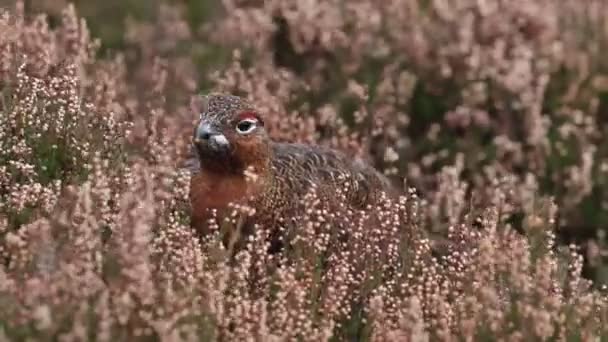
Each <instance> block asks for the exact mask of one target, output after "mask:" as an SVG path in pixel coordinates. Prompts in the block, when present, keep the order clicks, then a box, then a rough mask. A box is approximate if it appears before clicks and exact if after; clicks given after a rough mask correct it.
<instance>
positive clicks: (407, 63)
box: [0, 0, 608, 341]
mask: <svg viewBox="0 0 608 342" xmlns="http://www.w3.org/2000/svg"><path fill="white" fill-rule="evenodd" d="M58 3H59V2H55V1H40V2H36V1H34V2H32V3H28V5H29V6H31V7H32V8H31V10H32V11H33V10H35V9H36V8H38V9H44V10H45V11H48V12H49V13H50V14H51V16H50V17H47V16H46V15H30V12H28V11H29V10H30V8H28V9H27V10H28V11H26V10H25V9H24V7H23V4H22V3H21V2H19V3H18V4H17V5H16V7H14V8H13V9H10V10H8V11H5V12H3V14H2V16H1V18H0V32H2V34H0V82H1V83H0V85H1V91H2V102H1V103H0V112H1V113H0V257H1V261H0V307H1V308H2V310H0V339H10V340H25V339H35V340H50V339H58V340H88V339H91V340H112V339H114V340H135V339H150V338H152V339H159V340H186V339H187V340H245V339H257V340H380V341H384V340H414V341H425V340H454V339H467V340H496V339H510V340H535V339H539V340H541V339H543V340H544V339H556V340H574V341H578V340H590V339H593V338H606V337H608V332H607V331H606V328H605V326H606V324H605V321H606V317H607V314H608V303H607V302H606V300H607V298H606V296H605V294H604V287H603V286H602V285H601V280H602V279H603V278H602V274H601V272H602V271H603V269H604V268H603V260H602V259H603V257H604V254H605V251H604V249H603V246H602V240H601V239H600V238H599V237H598V238H597V239H595V240H592V241H593V243H587V245H580V244H579V245H576V244H568V243H563V242H564V241H566V242H567V241H568V239H571V238H572V236H574V237H577V238H578V239H580V240H583V239H586V238H588V237H594V236H593V234H595V232H596V231H601V230H598V228H601V226H602V224H603V223H604V222H605V219H604V214H603V212H604V206H605V203H604V201H605V199H604V196H603V188H604V173H605V171H606V167H605V166H604V161H603V158H604V153H605V152H604V148H603V147H602V146H603V139H604V134H603V132H604V129H605V128H604V126H603V125H604V123H603V121H602V120H603V119H602V116H601V114H602V113H603V111H605V110H606V109H605V103H604V102H605V100H606V98H605V91H606V84H605V83H606V79H605V76H604V74H603V73H604V71H605V62H604V60H603V59H602V58H601V54H600V53H601V51H602V50H601V46H603V45H605V44H604V42H606V37H605V34H606V32H607V31H606V30H605V26H603V25H605V22H606V21H605V20H604V18H603V17H602V16H601V14H600V13H603V12H605V5H604V4H603V2H602V1H599V0H598V1H587V2H585V3H580V2H579V1H574V0H573V1H563V0H562V1H558V0H545V1H541V2H530V1H498V0H495V1H472V0H471V1H469V0H461V1H417V0H394V1H383V2H376V1H371V0H357V1H347V2H346V1H337V0H330V1H296V0H294V1H292V0H287V1H286V0H282V1H224V2H222V6H219V5H213V4H211V3H207V2H204V3H205V5H204V6H202V5H201V6H202V7H198V8H199V9H200V8H204V9H203V10H211V9H214V11H215V12H214V13H215V14H214V15H213V16H210V15H208V14H201V12H200V11H203V10H200V11H195V9H196V8H194V7H195V6H194V5H193V4H192V3H193V2H183V3H181V2H180V3H177V2H176V3H172V4H171V5H168V4H165V3H162V2H160V1H159V2H150V3H149V4H148V5H147V6H144V5H141V4H138V3H137V2H136V1H129V2H127V3H128V4H138V5H133V6H134V7H133V8H139V7H142V8H145V11H146V12H145V15H144V14H142V13H139V15H133V16H132V17H131V19H129V20H128V21H127V23H126V24H125V26H124V29H125V32H124V34H123V33H122V32H121V35H120V37H119V38H116V39H118V40H119V41H120V42H119V43H116V41H112V44H110V45H103V42H101V45H100V43H99V42H95V41H94V40H92V39H91V37H90V35H89V33H88V30H87V26H86V25H85V23H84V22H83V21H82V20H81V19H80V18H79V17H78V15H77V14H76V11H75V8H74V7H73V6H68V7H66V8H65V9H64V10H62V11H61V12H57V11H56V8H57V4H58ZM60 5H63V4H60ZM37 6H42V7H37ZM80 6H82V8H83V10H85V13H86V12H87V11H91V12H88V13H95V11H94V10H92V9H91V8H95V7H94V6H93V5H91V4H90V3H84V2H83V3H82V4H80ZM88 6H91V7H88ZM129 6H130V5H129ZM186 9H189V11H187V10H186ZM58 13H59V14H58ZM220 13H221V15H220ZM186 19H187V20H186ZM202 19H205V21H204V22H199V21H200V20H202ZM92 20H93V21H94V22H95V23H94V24H93V27H97V28H100V27H104V25H103V24H100V19H99V18H97V19H94V18H92ZM95 20H97V21H95ZM101 20H103V19H101ZM107 25H109V24H107ZM120 30H121V29H120V28H119V31H120ZM589 39H592V40H593V42H594V44H593V46H591V45H590V44H589V43H588V42H589ZM100 46H101V47H102V49H108V48H109V47H115V48H120V50H119V51H114V52H108V50H102V51H104V52H100V50H99V47H100ZM197 70H198V71H197ZM207 89H213V90H216V91H227V92H231V93H236V94H241V95H243V96H247V97H249V98H250V99H251V100H253V101H254V102H255V103H257V104H258V105H259V107H260V108H261V109H262V111H263V112H264V113H265V114H266V121H267V123H268V127H269V130H270V132H271V135H272V136H273V137H274V138H275V139H277V140H287V141H303V142H309V143H319V144H323V145H329V146H333V147H335V148H339V149H342V150H345V151H347V152H348V153H352V154H353V155H358V156H360V157H363V158H366V159H368V160H370V162H372V163H374V164H375V165H376V166H377V167H378V168H379V169H382V170H384V171H385V172H386V173H387V174H388V175H390V176H391V177H393V179H394V181H395V185H396V186H398V187H401V188H403V195H402V196H401V197H400V198H399V199H396V200H390V199H386V200H385V201H383V203H382V204H381V205H379V206H377V207H374V208H368V210H361V211H352V210H348V209H346V208H344V209H343V210H338V211H336V212H329V211H328V210H327V209H326V208H325V207H324V203H323V202H321V201H319V200H318V198H317V196H316V194H315V193H314V191H312V192H311V193H309V194H308V195H307V196H306V197H305V198H303V199H302V202H303V204H305V206H306V208H307V210H306V212H305V213H304V214H303V215H302V217H298V218H297V222H299V226H298V229H296V230H295V231H294V232H293V236H291V241H292V248H290V249H288V250H285V251H283V252H282V253H279V254H276V255H268V254H266V253H265V252H264V251H265V250H266V248H265V244H266V243H267V242H266V241H267V240H266V234H267V232H266V230H265V227H258V229H257V230H256V232H255V234H254V235H253V236H251V237H250V238H249V240H248V243H247V244H246V247H245V249H244V250H242V251H240V252H238V253H236V255H234V256H233V251H232V250H230V249H229V248H228V249H227V248H226V247H225V246H224V245H223V244H222V243H221V234H222V230H223V229H225V228H228V229H229V228H230V227H231V226H233V225H235V224H236V222H232V221H228V222H218V226H217V230H216V233H214V234H213V235H211V236H209V237H206V238H205V239H202V240H201V239H200V238H199V237H197V236H195V235H194V234H193V232H192V231H191V230H190V228H189V225H188V193H187V187H188V181H189V174H188V172H187V170H186V169H184V168H183V163H181V160H183V158H182V155H183V151H185V150H187V145H186V142H187V138H188V137H187V134H186V133H183V132H189V131H190V129H191V123H192V120H194V119H195V116H194V115H193V114H192V113H189V111H188V109H187V105H188V103H187V100H188V99H189V97H190V96H191V95H192V94H194V93H195V92H196V91H199V90H207ZM243 209H245V210H246V208H235V211H240V210H243ZM220 226H221V227H220ZM580 230H584V232H583V233H584V234H587V235H580V234H582V233H581V232H580ZM344 231H347V232H348V233H349V234H348V236H349V238H348V239H346V240H345V239H343V236H342V235H343V234H342V233H343V232H344ZM565 232H567V233H568V234H566V233H565ZM575 242H581V241H579V240H576V241H575ZM581 247H585V248H581ZM581 252H583V253H581ZM583 256H586V263H585V262H584V259H583ZM584 265H588V266H589V270H590V271H589V275H590V276H591V278H597V279H596V282H595V283H593V282H591V281H590V280H588V279H585V278H583V277H582V273H583V266H584ZM593 272H595V273H593Z"/></svg>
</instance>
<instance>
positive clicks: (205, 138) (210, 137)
mask: <svg viewBox="0 0 608 342" xmlns="http://www.w3.org/2000/svg"><path fill="white" fill-rule="evenodd" d="M193 141H194V144H195V145H196V146H198V147H199V148H208V149H210V150H212V151H214V152H218V153H219V152H227V151H228V150H229V149H230V142H229V141H228V139H227V138H226V136H225V135H224V134H222V133H221V132H220V130H218V129H217V128H216V127H214V125H212V124H210V123H208V122H205V121H201V122H200V124H199V125H198V127H197V128H196V131H195V133H194V139H193Z"/></svg>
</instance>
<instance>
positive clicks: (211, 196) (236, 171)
mask: <svg viewBox="0 0 608 342" xmlns="http://www.w3.org/2000/svg"><path fill="white" fill-rule="evenodd" d="M200 103H202V105H201V106H199V107H200V108H199V109H197V110H199V112H200V120H201V121H200V124H201V125H203V124H204V125H205V126H204V127H210V126H213V127H214V134H218V135H219V134H221V135H222V137H224V138H225V139H226V140H227V141H228V142H229V148H226V149H225V151H223V153H216V152H217V151H215V152H214V151H209V149H210V148H212V147H213V146H212V145H208V144H206V143H205V141H202V140H204V139H201V138H200V137H196V136H195V137H194V139H193V141H194V142H195V144H194V145H195V148H193V150H192V152H193V154H194V155H195V156H196V158H195V159H190V160H189V161H188V164H187V168H188V169H189V170H190V171H191V172H192V174H193V176H192V181H191V189H190V191H191V201H192V210H193V214H192V221H193V222H192V223H193V226H194V227H195V228H196V229H198V230H199V231H204V230H205V229H204V228H203V227H204V226H206V225H207V222H208V219H209V218H210V216H209V213H210V212H211V211H212V210H216V211H217V212H218V213H220V216H222V215H225V214H226V212H227V211H228V209H229V206H230V204H231V203H237V204H248V205H250V206H252V207H253V208H254V209H255V214H254V216H252V217H250V218H249V220H248V221H247V224H246V225H247V227H246V228H244V229H245V231H251V229H252V226H253V224H256V223H257V224H261V225H263V226H266V227H268V228H271V229H274V230H275V231H276V229H275V228H276V227H277V226H279V225H283V224H284V222H283V221H284V219H289V218H295V217H297V215H298V214H299V213H300V212H298V210H300V209H302V206H303V202H302V199H303V197H304V196H305V195H306V194H307V193H308V192H310V191H311V190H313V188H314V191H315V192H316V194H317V196H319V198H320V199H321V200H322V201H323V203H324V204H325V205H328V206H330V207H331V206H333V205H339V206H347V207H350V208H353V209H363V208H365V207H366V206H368V205H373V204H374V202H376V201H378V199H379V198H380V195H381V194H382V193H383V192H384V193H392V192H393V191H392V187H391V185H390V182H389V181H388V180H387V179H386V177H384V176H383V175H382V174H380V173H379V172H377V171H376V170H375V169H374V168H373V167H371V166H369V165H368V164H366V163H365V162H363V161H361V160H358V159H353V158H350V157H348V156H347V155H345V154H344V153H341V152H339V151H336V150H332V149H329V148H325V147H321V146H313V145H304V144H297V143H278V142H273V141H272V140H271V139H270V138H269V136H268V134H267V132H266V131H265V129H264V127H263V121H262V117H263V115H260V114H261V113H259V112H257V111H256V110H255V108H254V106H252V105H251V104H250V103H248V102H247V101H245V100H244V99H241V98H239V97H236V96H232V95H221V94H212V95H208V96H206V97H204V98H203V100H202V101H200ZM244 119H246V120H251V119H255V120H256V122H257V125H258V126H256V127H255V128H254V129H252V130H251V132H247V133H243V132H242V131H241V132H239V130H238V129H237V126H238V123H239V120H244ZM201 127H203V126H201ZM199 131H200V130H197V129H195V135H196V134H197V132H199ZM197 144H198V145H197ZM250 171H252V173H253V174H254V175H255V176H256V177H255V178H256V181H254V182H250V181H249V180H246V178H247V176H246V174H247V173H248V172H250ZM340 194H342V196H340ZM218 218H220V219H221V217H218Z"/></svg>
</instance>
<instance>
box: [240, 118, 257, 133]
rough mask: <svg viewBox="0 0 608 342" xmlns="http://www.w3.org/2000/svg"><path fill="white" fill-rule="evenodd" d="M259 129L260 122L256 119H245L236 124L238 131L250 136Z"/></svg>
mask: <svg viewBox="0 0 608 342" xmlns="http://www.w3.org/2000/svg"><path fill="white" fill-rule="evenodd" d="M256 127H258V121H257V120H254V119H244V120H241V121H239V123H238V124H236V131H237V132H239V133H240V134H249V133H251V132H253V130H254V129H256Z"/></svg>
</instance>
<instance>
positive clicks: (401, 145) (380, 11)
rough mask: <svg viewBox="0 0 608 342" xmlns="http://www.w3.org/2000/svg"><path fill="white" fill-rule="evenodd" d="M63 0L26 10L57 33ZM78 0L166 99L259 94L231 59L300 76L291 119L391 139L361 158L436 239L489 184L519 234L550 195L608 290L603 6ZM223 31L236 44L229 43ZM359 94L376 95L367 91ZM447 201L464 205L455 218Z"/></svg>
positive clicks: (111, 49) (36, 0)
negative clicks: (335, 121)
mask: <svg viewBox="0 0 608 342" xmlns="http://www.w3.org/2000/svg"><path fill="white" fill-rule="evenodd" d="M67 3H68V2H67V1H64V0H28V1H25V7H26V12H27V13H30V14H34V13H46V14H48V20H49V22H50V24H51V26H53V25H54V24H55V23H57V22H59V20H60V17H61V11H62V9H63V8H65V6H66V5H67ZM73 3H74V4H75V5H76V8H77V11H78V13H79V14H80V15H81V16H83V17H84V18H86V21H87V24H88V26H89V28H90V31H91V34H92V36H94V37H96V38H99V39H100V42H101V47H100V49H99V51H98V54H99V56H100V58H113V57H114V56H116V55H118V54H120V55H121V56H122V58H125V60H126V62H127V65H128V66H129V68H128V74H129V76H130V77H141V76H142V75H141V74H142V73H145V70H149V68H147V67H141V68H138V66H139V65H141V64H142V63H144V64H145V63H147V62H146V61H147V60H151V59H154V58H158V57H160V58H162V59H163V60H165V61H168V62H167V63H168V65H170V66H175V68H174V69H173V70H172V74H171V75H174V79H173V81H174V82H175V85H176V86H175V87H169V89H170V90H171V91H170V92H167V93H166V94H165V96H166V97H167V101H168V103H176V104H179V103H184V102H185V101H186V98H187V96H189V95H190V94H192V93H194V92H196V91H202V92H205V91H208V90H211V89H218V88H224V89H225V88H230V87H232V90H234V91H242V92H247V91H248V90H246V89H240V88H239V85H238V84H232V85H230V84H228V85H226V84H223V85H222V83H221V82H219V83H218V82H217V81H214V79H216V78H213V77H209V75H212V74H214V73H217V72H220V73H222V72H225V73H230V72H229V71H226V70H230V65H231V63H232V62H233V50H234V49H235V48H238V49H239V51H240V55H239V62H240V65H241V66H242V67H243V68H244V69H248V70H253V71H251V73H253V74H255V70H257V69H256V67H257V66H260V68H263V66H266V64H264V63H267V62H268V61H269V62H268V63H269V64H268V65H271V67H272V68H274V69H273V70H287V71H289V72H290V73H291V74H292V75H294V76H293V77H294V79H295V80H296V81H293V84H294V89H295V88H297V89H296V90H289V92H291V94H290V96H288V97H286V98H285V99H286V102H287V103H285V104H284V105H285V107H283V108H284V109H286V110H298V111H299V112H300V113H317V114H315V115H320V114H318V113H319V112H321V111H322V110H323V109H326V105H328V104H329V105H331V108H332V109H334V110H335V112H337V113H338V114H339V115H338V117H340V118H341V119H342V120H343V121H344V122H346V124H347V125H349V127H351V128H352V130H353V131H354V132H357V131H359V133H362V135H365V134H364V133H365V132H367V133H369V132H371V131H373V129H379V130H380V131H382V133H379V134H372V135H371V137H372V138H370V140H371V141H367V140H366V144H364V146H366V148H367V150H366V151H365V153H367V154H369V155H370V156H371V158H372V159H373V160H374V161H375V163H376V165H377V166H378V167H380V168H382V169H384V170H386V171H387V173H392V174H395V175H401V176H405V178H406V179H407V181H408V184H409V185H412V186H416V187H417V188H418V189H419V190H420V191H421V192H422V195H423V196H427V197H428V198H429V202H431V205H436V206H437V210H436V212H435V213H436V216H435V218H431V221H432V220H436V222H433V225H436V226H437V227H438V228H437V229H438V230H441V229H445V227H446V226H447V225H449V224H450V218H449V216H450V215H461V214H463V215H464V212H465V211H466V210H465V209H464V207H467V206H468V205H473V204H474V202H475V201H479V202H484V201H485V202H487V201H491V199H488V196H484V195H483V194H481V193H483V189H485V188H486V187H487V186H488V184H494V183H499V182H502V181H504V182H505V188H510V190H506V191H505V193H506V195H505V196H506V197H507V200H508V201H512V202H513V203H514V205H513V207H514V209H513V210H512V211H510V212H508V213H506V214H505V220H507V221H508V222H509V223H510V224H512V225H513V226H514V227H516V228H517V229H520V230H525V229H526V227H525V226H526V222H527V221H526V218H527V215H528V213H529V212H531V210H532V209H526V207H531V206H534V204H533V203H534V200H526V199H524V197H526V196H528V197H530V196H532V195H530V194H531V193H533V194H538V195H539V196H540V197H550V198H554V200H555V202H556V203H557V204H558V206H559V210H560V211H559V221H558V222H557V225H558V232H559V238H560V241H561V242H564V243H570V242H576V243H577V244H579V245H580V246H581V248H582V250H583V252H584V254H585V256H586V260H587V264H586V265H587V267H586V269H585V274H586V275H587V276H589V277H590V278H593V279H598V280H600V281H601V282H607V281H608V268H607V267H605V266H604V263H605V259H606V256H607V255H608V250H607V249H606V243H605V241H604V240H605V239H604V237H605V230H606V226H607V224H608V198H607V196H606V195H607V193H606V192H607V191H608V184H607V181H608V161H607V160H606V156H607V155H608V147H607V146H608V140H607V139H606V136H607V134H606V133H607V132H606V129H607V126H606V123H607V122H608V119H607V118H608V113H607V112H606V111H607V110H608V76H607V75H608V62H607V60H606V59H605V58H604V57H605V56H603V54H602V51H606V50H605V48H606V45H607V42H608V40H607V37H608V29H607V26H606V22H608V21H606V20H603V19H605V18H604V15H605V13H606V5H604V4H603V3H602V1H590V2H588V3H585V4H579V2H574V1H564V2H559V1H550V0H547V1H540V2H538V3H537V4H530V2H525V1H524V2H521V1H520V2H517V4H516V3H515V2H513V3H512V4H509V3H508V2H505V1H493V2H490V3H493V4H495V7H494V8H489V9H488V8H482V6H480V5H479V6H478V5H474V4H473V3H474V2H470V1H468V2H467V1H462V2H458V1H453V2H450V1H448V2H446V6H447V8H440V7H439V6H436V5H433V4H432V3H434V2H431V1H410V2H409V3H412V4H414V3H415V4H416V5H415V6H414V5H412V6H411V8H408V9H403V13H402V11H401V9H395V8H391V5H390V4H389V2H387V3H386V4H384V5H381V6H380V5H379V6H377V7H378V8H374V6H375V5H374V4H373V2H369V1H354V2H352V8H351V7H349V6H350V5H348V6H347V5H345V2H340V1H326V2H322V1H321V2H312V3H311V4H312V6H313V7H314V6H317V7H316V8H315V10H314V11H313V10H311V9H306V8H297V11H300V12H306V11H309V12H310V13H314V14H313V15H310V16H308V17H306V16H302V17H298V16H294V15H292V14H293V13H294V12H297V11H296V10H293V8H290V6H291V7H294V8H296V7H298V5H297V4H296V3H295V2H289V4H288V5H281V4H279V3H277V2H272V3H273V4H274V5H268V4H264V2H263V1H225V2H223V3H222V2H220V1H213V0H181V1H177V0H176V1H168V0H167V1H163V0H104V1H89V0H76V1H73ZM396 3H398V2H396ZM520 3H521V4H520ZM0 4H1V5H2V6H3V7H12V6H14V1H10V0H0ZM522 4H523V5H522ZM357 6H359V7H357ZM366 6H368V7H366ZM369 6H371V7H369ZM493 6H494V5H493ZM337 8H341V9H342V10H344V11H345V12H349V11H351V12H349V13H350V14H349V16H350V17H349V16H346V15H342V16H341V15H339V14H336V13H335V10H336V9H337ZM366 8H367V9H369V11H366V10H365V9H366ZM357 13H358V15H360V16H359V17H357V16H356V15H357ZM332 15H336V16H337V17H336V18H335V20H334V19H332V18H333V17H332ZM375 16H378V18H376V19H374V18H375ZM412 18H413V19H412ZM364 19H365V20H364ZM374 20H376V21H377V22H375V21H374ZM183 25H185V26H186V27H184V26H183ZM230 25H233V26H230ZM265 25H266V26H265ZM493 25H494V26H493ZM501 25H502V26H501ZM225 27H229V28H231V30H232V32H236V33H235V34H234V36H231V35H224V34H225V33H226V31H223V30H222V28H223V29H224V30H226V29H225ZM308 27H310V31H311V32H308V31H307V30H308ZM249 29H250V30H251V32H247V30H249ZM241 31H243V32H241ZM324 33H325V34H326V35H325V36H324ZM381 37H382V38H381ZM356 49H359V50H356ZM262 60H263V61H264V62H260V61H262ZM148 62H149V61H148ZM174 62H175V63H174ZM501 68H502V69H501ZM142 70H143V71H142ZM138 73H139V74H138ZM171 75H170V76H169V77H172V76H171ZM252 77H253V76H252ZM389 81H390V82H389ZM169 82H172V81H169ZM391 82H392V84H390V85H389V84H388V83H391ZM228 83H229V82H228ZM237 83H238V82H237ZM218 84H219V86H218ZM357 86H361V87H362V89H364V92H365V93H366V95H365V96H357V95H356V93H357V92H356V89H357V88H356V87H357ZM268 87H269V88H271V86H268ZM387 87H389V88H390V87H393V88H395V89H396V90H395V89H393V90H390V91H387V90H386V89H387ZM391 89H392V88H391ZM271 92H272V91H271ZM353 94H355V95H353ZM387 94H388V95H387ZM389 95H390V96H389ZM176 106H177V105H176ZM279 108H281V107H279ZM362 111H363V112H365V111H367V112H376V113H384V114H378V115H377V116H376V117H375V119H372V120H378V118H380V119H379V120H380V122H382V121H383V120H386V121H392V123H391V124H387V125H384V126H381V125H380V126H374V123H372V124H368V125H359V126H357V125H358V123H357V120H356V116H357V113H360V112H362ZM383 111H385V112H383ZM402 114H403V115H402ZM371 117H373V116H370V118H371ZM399 120H401V122H400V123H399V124H397V123H396V122H397V121H399ZM370 125H371V126H370ZM326 126H331V124H327V125H326ZM370 127H372V128H370ZM315 129H316V132H317V133H316V134H317V137H318V140H319V141H324V140H323V139H324V138H325V140H326V141H329V140H330V139H331V137H330V136H331V135H332V132H334V130H332V127H325V126H324V125H323V124H320V125H317V127H315ZM368 136H369V134H368ZM361 139H362V140H365V138H361ZM387 146H397V147H396V148H395V149H394V150H396V153H397V155H398V158H397V159H396V160H393V158H387V157H386V156H387V152H386V151H387ZM391 151H393V150H391ZM393 152H395V151H393ZM389 155H390V153H389ZM445 167H451V169H450V170H451V171H450V172H455V176H454V177H455V180H454V182H455V184H456V183H458V182H463V184H465V185H463V186H462V188H458V186H456V187H455V188H449V187H448V188H445V187H444V188H442V187H441V184H442V183H441V182H442V180H445V179H446V178H449V177H450V173H449V172H446V169H445ZM396 178H398V177H396ZM505 179H506V180H505ZM457 191H463V195H462V197H461V199H462V201H463V203H457V204H454V203H452V204H445V203H444V204H441V205H440V204H439V203H443V202H442V201H448V198H447V197H446V198H445V199H443V200H442V198H441V196H442V192H451V193H453V192H457ZM448 202H449V201H448ZM456 202H458V201H456ZM450 205H451V206H456V207H458V208H447V209H446V206H450ZM440 207H441V208H440Z"/></svg>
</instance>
